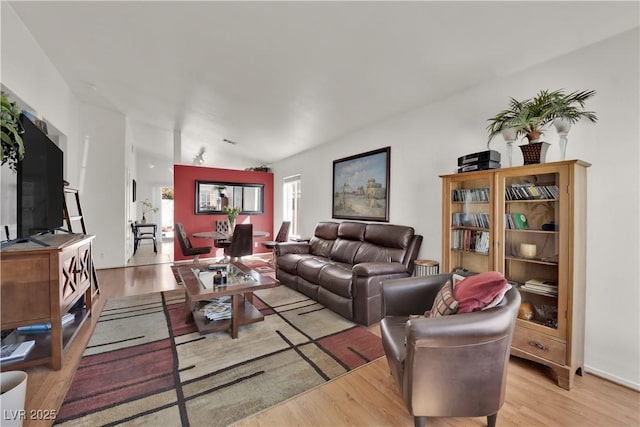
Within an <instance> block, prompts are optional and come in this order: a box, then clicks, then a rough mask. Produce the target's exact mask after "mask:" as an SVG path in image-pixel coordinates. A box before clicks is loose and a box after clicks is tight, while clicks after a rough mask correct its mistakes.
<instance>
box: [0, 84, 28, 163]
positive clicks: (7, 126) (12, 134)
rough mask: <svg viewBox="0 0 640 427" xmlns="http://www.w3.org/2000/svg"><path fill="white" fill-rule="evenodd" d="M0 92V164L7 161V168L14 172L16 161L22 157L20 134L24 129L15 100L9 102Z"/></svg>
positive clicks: (22, 147)
mask: <svg viewBox="0 0 640 427" xmlns="http://www.w3.org/2000/svg"><path fill="white" fill-rule="evenodd" d="M1 94H2V112H1V113H0V119H1V127H2V145H1V149H2V164H3V165H4V164H5V163H8V164H9V168H10V169H11V170H13V171H14V172H15V171H16V167H17V165H18V162H19V161H20V160H22V158H23V157H24V144H23V143H22V137H21V136H20V135H21V134H22V133H23V132H24V129H22V124H21V123H20V108H18V106H17V105H16V103H15V102H9V100H8V99H7V97H6V95H5V93H4V92H1Z"/></svg>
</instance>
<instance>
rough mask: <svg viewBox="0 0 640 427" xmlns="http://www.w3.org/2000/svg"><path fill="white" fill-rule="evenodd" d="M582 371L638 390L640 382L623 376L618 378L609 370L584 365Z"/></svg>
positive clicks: (639, 389)
mask: <svg viewBox="0 0 640 427" xmlns="http://www.w3.org/2000/svg"><path fill="white" fill-rule="evenodd" d="M584 371H585V372H588V373H590V374H593V375H595V376H598V377H600V378H604V379H605V380H609V381H611V382H614V383H616V384H620V385H622V386H625V387H628V388H630V389H632V390H636V391H640V383H634V382H632V381H629V380H627V379H625V378H620V377H618V376H616V375H612V374H610V373H609V372H606V371H602V370H600V369H597V368H593V367H591V366H585V367H584Z"/></svg>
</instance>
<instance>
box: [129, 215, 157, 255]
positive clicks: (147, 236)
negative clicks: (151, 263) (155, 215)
mask: <svg viewBox="0 0 640 427" xmlns="http://www.w3.org/2000/svg"><path fill="white" fill-rule="evenodd" d="M136 225H137V222H133V223H131V231H132V232H133V254H134V255H135V254H136V252H137V251H138V246H139V245H140V242H141V241H142V240H152V241H153V252H154V253H156V254H157V253H158V244H157V241H156V233H155V231H156V227H155V226H154V227H153V231H141V230H140V229H139V228H138V227H136Z"/></svg>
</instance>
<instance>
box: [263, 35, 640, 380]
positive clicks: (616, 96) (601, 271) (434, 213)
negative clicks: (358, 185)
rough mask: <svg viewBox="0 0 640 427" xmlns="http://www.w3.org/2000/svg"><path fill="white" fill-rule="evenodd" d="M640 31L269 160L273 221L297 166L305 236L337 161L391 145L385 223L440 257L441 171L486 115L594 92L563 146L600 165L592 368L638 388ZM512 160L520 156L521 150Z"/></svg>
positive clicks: (593, 205) (322, 213) (593, 192)
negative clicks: (562, 92)
mask: <svg viewBox="0 0 640 427" xmlns="http://www.w3.org/2000/svg"><path fill="white" fill-rule="evenodd" d="M638 39H639V33H638V30H637V29H636V30H634V31H631V32H627V33H624V34H622V35H620V36H617V37H614V38H611V39H609V40H606V41H604V42H602V43H598V44H596V45H593V46H590V47H588V48H585V49H582V50H580V51H577V52H575V53H572V54H570V55H566V56H563V57H560V58H557V59H555V60H553V61H549V62H547V63H544V64H540V65H539V66H536V67H533V68H530V69H527V70H524V71H522V72H519V73H517V74H514V75H511V76H507V77H504V78H501V79H499V80H496V81H493V82H490V83H487V84H485V85H482V86H479V87H476V88H474V89H471V90H468V91H465V92H462V93H460V94H458V95H456V96H453V97H450V98H447V99H444V100H441V101H439V102H436V103H433V104H430V105H426V106H424V107H422V108H420V109H418V110H415V111H412V112H408V113H405V114H402V115H399V116H397V117H393V118H390V119H388V120H386V121H384V122H381V123H378V124H375V125H372V126H369V127H367V128H365V129H362V130H360V131H358V132H355V133H353V134H351V135H347V136H345V137H343V138H341V139H339V140H336V141H332V142H330V143H328V144H326V145H324V146H322V147H319V148H316V149H314V150H310V151H307V152H305V153H302V154H300V155H297V156H294V157H291V158H288V159H285V160H283V161H280V162H277V163H275V164H273V170H274V173H275V182H276V185H275V190H276V191H275V208H276V213H275V218H274V219H275V223H276V224H278V223H279V222H280V221H281V219H282V186H281V185H278V183H281V182H282V179H283V178H284V177H286V176H290V175H294V174H298V173H300V174H301V177H302V201H301V213H302V224H301V234H302V235H311V233H312V232H313V229H314V226H315V224H316V223H317V222H318V221H322V220H330V219H331V185H332V178H331V174H332V162H333V160H335V159H338V158H341V157H345V156H349V155H353V154H358V153H361V152H364V151H369V150H372V149H376V148H380V147H384V146H387V145H390V146H391V148H392V149H391V188H390V222H391V223H396V224H405V225H412V226H413V227H415V229H416V231H417V233H419V234H422V235H424V242H423V245H422V249H421V252H420V257H421V258H428V259H436V260H440V259H441V247H440V245H441V233H442V221H441V214H442V213H441V208H442V206H441V181H440V178H439V175H441V174H448V173H453V172H454V171H455V166H456V159H457V157H459V156H462V155H464V154H468V153H473V152H477V151H482V150H484V149H486V145H485V144H486V136H487V133H486V130H485V127H486V124H487V119H488V118H489V117H491V116H493V115H494V114H495V113H497V112H498V111H500V110H502V109H503V108H506V106H507V102H508V99H509V97H511V96H513V97H515V98H525V97H531V96H533V95H535V94H536V93H537V92H538V91H539V90H541V89H550V90H553V89H559V88H565V89H566V90H568V91H572V90H583V89H595V90H596V91H597V95H596V96H595V97H594V98H592V99H591V100H590V101H589V103H588V105H587V106H588V107H589V109H592V110H594V111H596V112H597V114H598V117H599V122H598V124H596V125H592V124H590V123H583V122H580V123H578V124H577V125H575V126H574V127H573V129H572V130H571V132H570V133H569V145H568V148H567V158H568V159H570V158H579V159H582V160H585V161H587V162H590V163H593V166H592V167H591V168H590V169H589V172H588V174H589V189H588V207H589V213H588V233H589V234H588V236H587V240H588V267H587V307H586V318H587V320H586V349H585V357H586V360H585V369H586V370H587V371H589V372H593V373H597V374H599V375H601V376H604V377H607V378H609V379H612V380H614V381H616V382H619V383H622V384H625V385H628V386H631V387H633V388H636V389H640V317H639V314H638V313H639V310H638V305H639V302H640V294H639V290H638V288H639V287H638V279H637V278H636V271H635V267H637V265H638V259H639V251H638V237H639V233H640V229H639V225H638V218H639V217H640V212H639V209H638V205H639V195H638V190H637V189H638V187H637V186H638V181H639V174H638V166H639V149H638V141H639V138H640V135H639V129H638V127H639V116H640V108H639V106H638V93H639V87H638V79H639V72H638V64H639V53H638V52H639V45H638V44H639V43H638ZM543 139H544V140H546V141H547V142H550V143H552V144H553V145H552V147H551V148H550V150H549V153H548V155H547V161H554V160H559V149H558V146H557V135H556V134H555V132H554V131H553V130H550V131H548V132H547V133H546V135H545V137H544V138H543ZM504 145H505V144H504V142H503V141H502V140H500V138H498V140H496V141H495V143H493V145H492V148H494V149H497V150H499V151H502V152H503V156H504V154H505V150H504ZM513 164H514V165H521V164H522V156H521V154H520V150H518V149H517V148H516V149H515V150H514V163H513ZM613 224H619V226H618V227H613V226H612V225H613ZM630 267H631V268H630Z"/></svg>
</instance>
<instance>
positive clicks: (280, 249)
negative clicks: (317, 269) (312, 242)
mask: <svg viewBox="0 0 640 427" xmlns="http://www.w3.org/2000/svg"><path fill="white" fill-rule="evenodd" d="M309 248H310V246H309V243H308V242H280V243H276V246H275V252H276V256H282V255H286V254H308V253H309Z"/></svg>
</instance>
